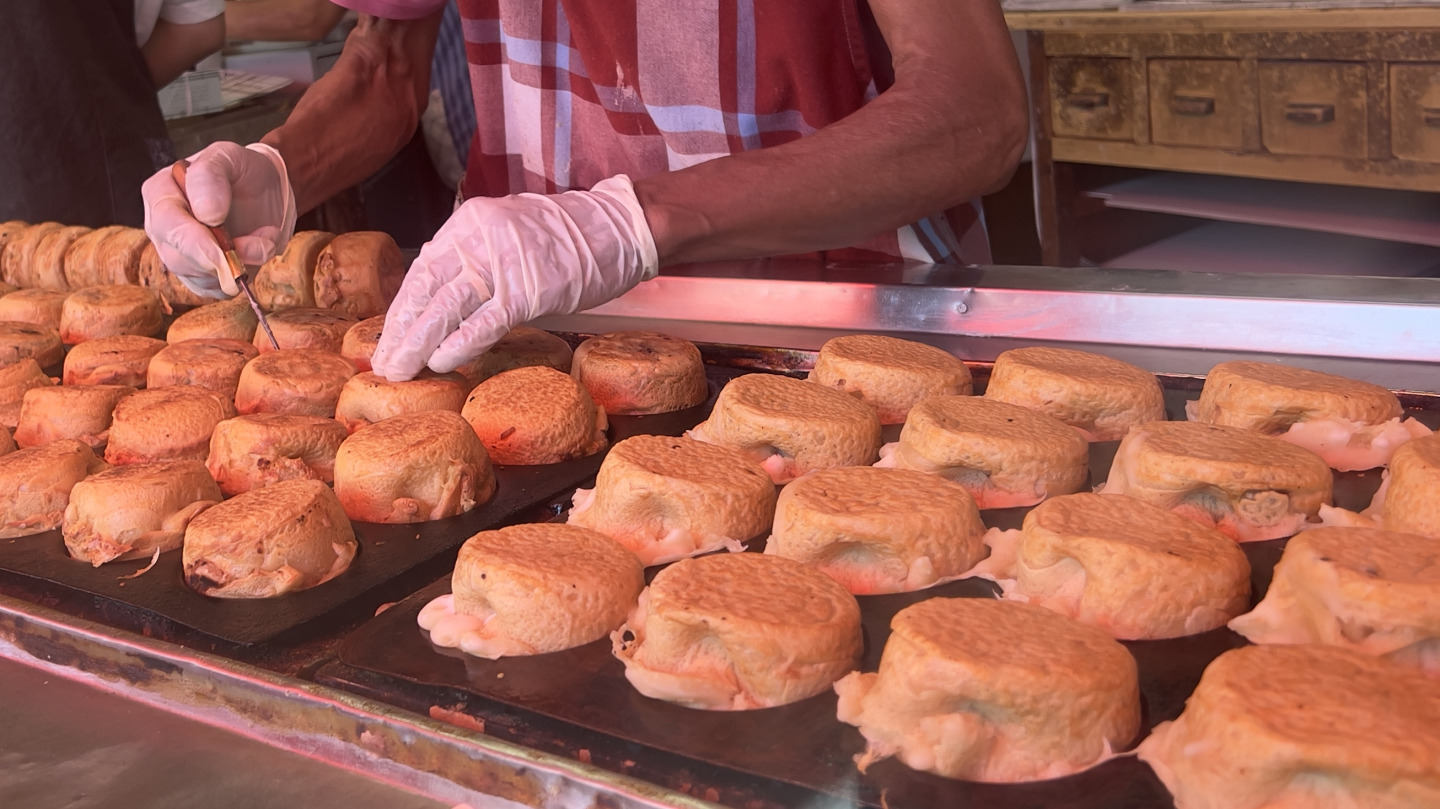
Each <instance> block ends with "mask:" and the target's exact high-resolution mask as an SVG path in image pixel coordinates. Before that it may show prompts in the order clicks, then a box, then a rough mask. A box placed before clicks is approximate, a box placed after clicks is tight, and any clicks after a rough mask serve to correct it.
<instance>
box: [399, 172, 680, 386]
mask: <svg viewBox="0 0 1440 809" xmlns="http://www.w3.org/2000/svg"><path fill="white" fill-rule="evenodd" d="M658 270H659V257H658V254H657V253H656V250H655V238H654V236H652V235H651V233H650V226H649V224H647V223H646V221H645V213H644V211H642V210H641V208H640V201H639V200H638V199H636V198H635V189H634V186H632V185H631V183H630V178H629V177H626V176H624V175H618V176H615V177H611V178H609V179H607V180H602V181H601V182H599V183H597V184H596V185H595V187H594V188H592V189H590V190H589V191H570V192H567V193H564V194H555V195H551V196H544V195H540V194H516V195H513V196H508V197H496V198H476V199H472V200H469V201H468V202H466V203H465V204H463V205H461V206H460V208H459V209H457V210H456V211H455V213H454V214H452V215H451V217H450V220H449V221H447V222H446V223H445V225H444V226H443V227H441V228H440V231H439V232H438V233H436V234H435V238H434V239H431V240H430V242H429V243H428V244H426V245H425V246H424V247H423V248H422V249H421V250H420V256H419V257H418V258H416V259H415V263H414V264H412V265H411V266H410V272H409V274H408V275H406V276H405V283H404V284H402V285H401V287H400V294H399V295H398V296H397V297H396V298H395V302H394V303H392V304H391V305H390V311H389V312H388V313H387V314H386V317H385V331H384V333H383V334H382V335H381V337H380V343H379V344H378V345H377V346H376V348H375V356H374V357H373V358H372V359H371V365H372V366H373V367H374V370H375V373H377V374H380V375H381V376H384V377H385V378H386V379H389V380H391V381H400V380H405V379H410V378H412V377H414V376H415V375H416V374H417V373H419V372H420V370H421V369H423V368H424V367H425V366H426V365H429V366H430V369H431V370H433V371H437V372H440V373H444V372H446V371H453V370H455V369H456V368H458V367H460V366H461V365H463V364H465V363H466V362H468V361H469V360H471V359H474V358H475V357H478V356H480V354H481V353H483V352H484V351H485V350H486V349H488V348H490V346H492V345H494V344H495V342H496V341H498V340H499V339H500V338H501V337H504V336H505V334H506V332H508V331H510V329H511V328H513V327H515V326H518V325H520V324H523V323H527V322H529V321H531V320H534V319H535V318H537V317H543V316H545V315H559V314H569V313H571V312H578V311H581V310H584V309H589V308H592V307H595V306H599V305H600V304H602V303H604V302H605V301H608V300H610V299H611V298H614V297H617V296H619V295H621V294H623V293H624V292H625V291H626V290H629V289H630V288H631V287H633V286H635V285H636V284H638V283H640V282H641V281H644V280H646V279H649V278H653V277H655V274H656V272H657V271H658Z"/></svg>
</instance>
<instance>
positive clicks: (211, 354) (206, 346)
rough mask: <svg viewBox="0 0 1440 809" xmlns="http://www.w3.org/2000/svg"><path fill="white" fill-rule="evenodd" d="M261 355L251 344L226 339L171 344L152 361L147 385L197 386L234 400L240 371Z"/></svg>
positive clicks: (155, 386)
mask: <svg viewBox="0 0 1440 809" xmlns="http://www.w3.org/2000/svg"><path fill="white" fill-rule="evenodd" d="M259 353H260V350H259V349H257V348H256V347H255V346H253V345H251V344H250V343H244V342H241V341H239V340H230V339H226V338H224V337H215V338H211V339H205V340H183V341H181V342H178V343H171V344H169V345H167V346H166V347H164V348H162V349H160V352H159V353H157V354H156V355H155V356H153V357H151V358H150V366H149V369H148V370H147V372H146V377H145V380H146V381H145V384H146V385H148V386H149V387H152V388H163V387H165V386H167V385H194V386H196V387H200V388H209V389H210V390H213V391H215V392H216V393H219V394H221V395H222V396H224V397H226V398H227V399H232V400H233V399H234V398H235V390H236V389H237V388H238V387H239V386H240V372H241V371H243V370H244V369H245V363H247V362H249V361H250V360H253V359H255V357H256V356H257V355H259Z"/></svg>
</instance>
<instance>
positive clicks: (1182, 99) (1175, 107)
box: [1170, 94, 1215, 118]
mask: <svg viewBox="0 0 1440 809" xmlns="http://www.w3.org/2000/svg"><path fill="white" fill-rule="evenodd" d="M1170 111H1171V112H1173V113H1175V114H1176V115H1190V116H1194V117H1196V118H1199V117H1203V116H1206V115H1213V114H1214V113H1215V99H1214V98H1212V97H1210V96H1185V95H1178V94H1177V95H1175V96H1172V97H1171V98H1170Z"/></svg>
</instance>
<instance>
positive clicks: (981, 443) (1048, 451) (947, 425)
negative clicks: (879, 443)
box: [876, 396, 1090, 509]
mask: <svg viewBox="0 0 1440 809" xmlns="http://www.w3.org/2000/svg"><path fill="white" fill-rule="evenodd" d="M880 454H881V456H882V459H881V461H880V463H878V464H876V466H879V467H894V468H896V469H911V470H914V471H917V472H926V473H929V474H933V475H940V476H941V477H944V478H947V479H949V480H953V481H955V482H956V483H959V484H960V485H961V486H964V487H965V488H966V489H967V490H968V491H969V492H970V495H971V496H972V497H974V498H975V503H976V505H978V506H979V507H980V508H982V509H990V508H1011V507H1015V506H1033V505H1035V504H1036V503H1038V502H1040V501H1041V500H1044V499H1045V498H1046V497H1053V496H1055V495H1057V494H1069V493H1070V492H1074V491H1078V490H1079V489H1080V488H1082V487H1083V486H1084V485H1085V481H1086V479H1087V477H1088V476H1089V474H1090V472H1089V462H1090V448H1089V445H1088V444H1087V443H1086V441H1085V439H1084V437H1082V436H1081V435H1080V434H1079V433H1078V432H1076V431H1075V430H1074V429H1071V428H1070V427H1067V426H1066V425H1065V423H1064V422H1062V421H1059V420H1058V419H1055V418H1052V417H1050V416H1047V415H1045V414H1044V413H1040V412H1038V411H1035V410H1031V409H1029V408H1025V407H1020V406H1019V405H1012V404H1007V403H1005V402H999V401H995V400H993V399H987V398H984V397H980V396H932V397H930V398H929V399H925V400H923V401H921V402H920V403H919V404H917V405H915V407H913V408H911V409H910V415H909V417H908V418H906V420H905V426H904V428H902V429H901V430H900V440H899V441H898V442H896V443H895V444H887V445H885V447H884V448H882V449H881V451H880Z"/></svg>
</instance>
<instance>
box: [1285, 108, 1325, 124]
mask: <svg viewBox="0 0 1440 809" xmlns="http://www.w3.org/2000/svg"><path fill="white" fill-rule="evenodd" d="M1285 120H1287V121H1290V122H1292V123H1297V124H1309V125H1312V126H1320V125H1322V124H1328V123H1330V122H1331V121H1333V120H1335V105H1334V104H1286V105H1285Z"/></svg>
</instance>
